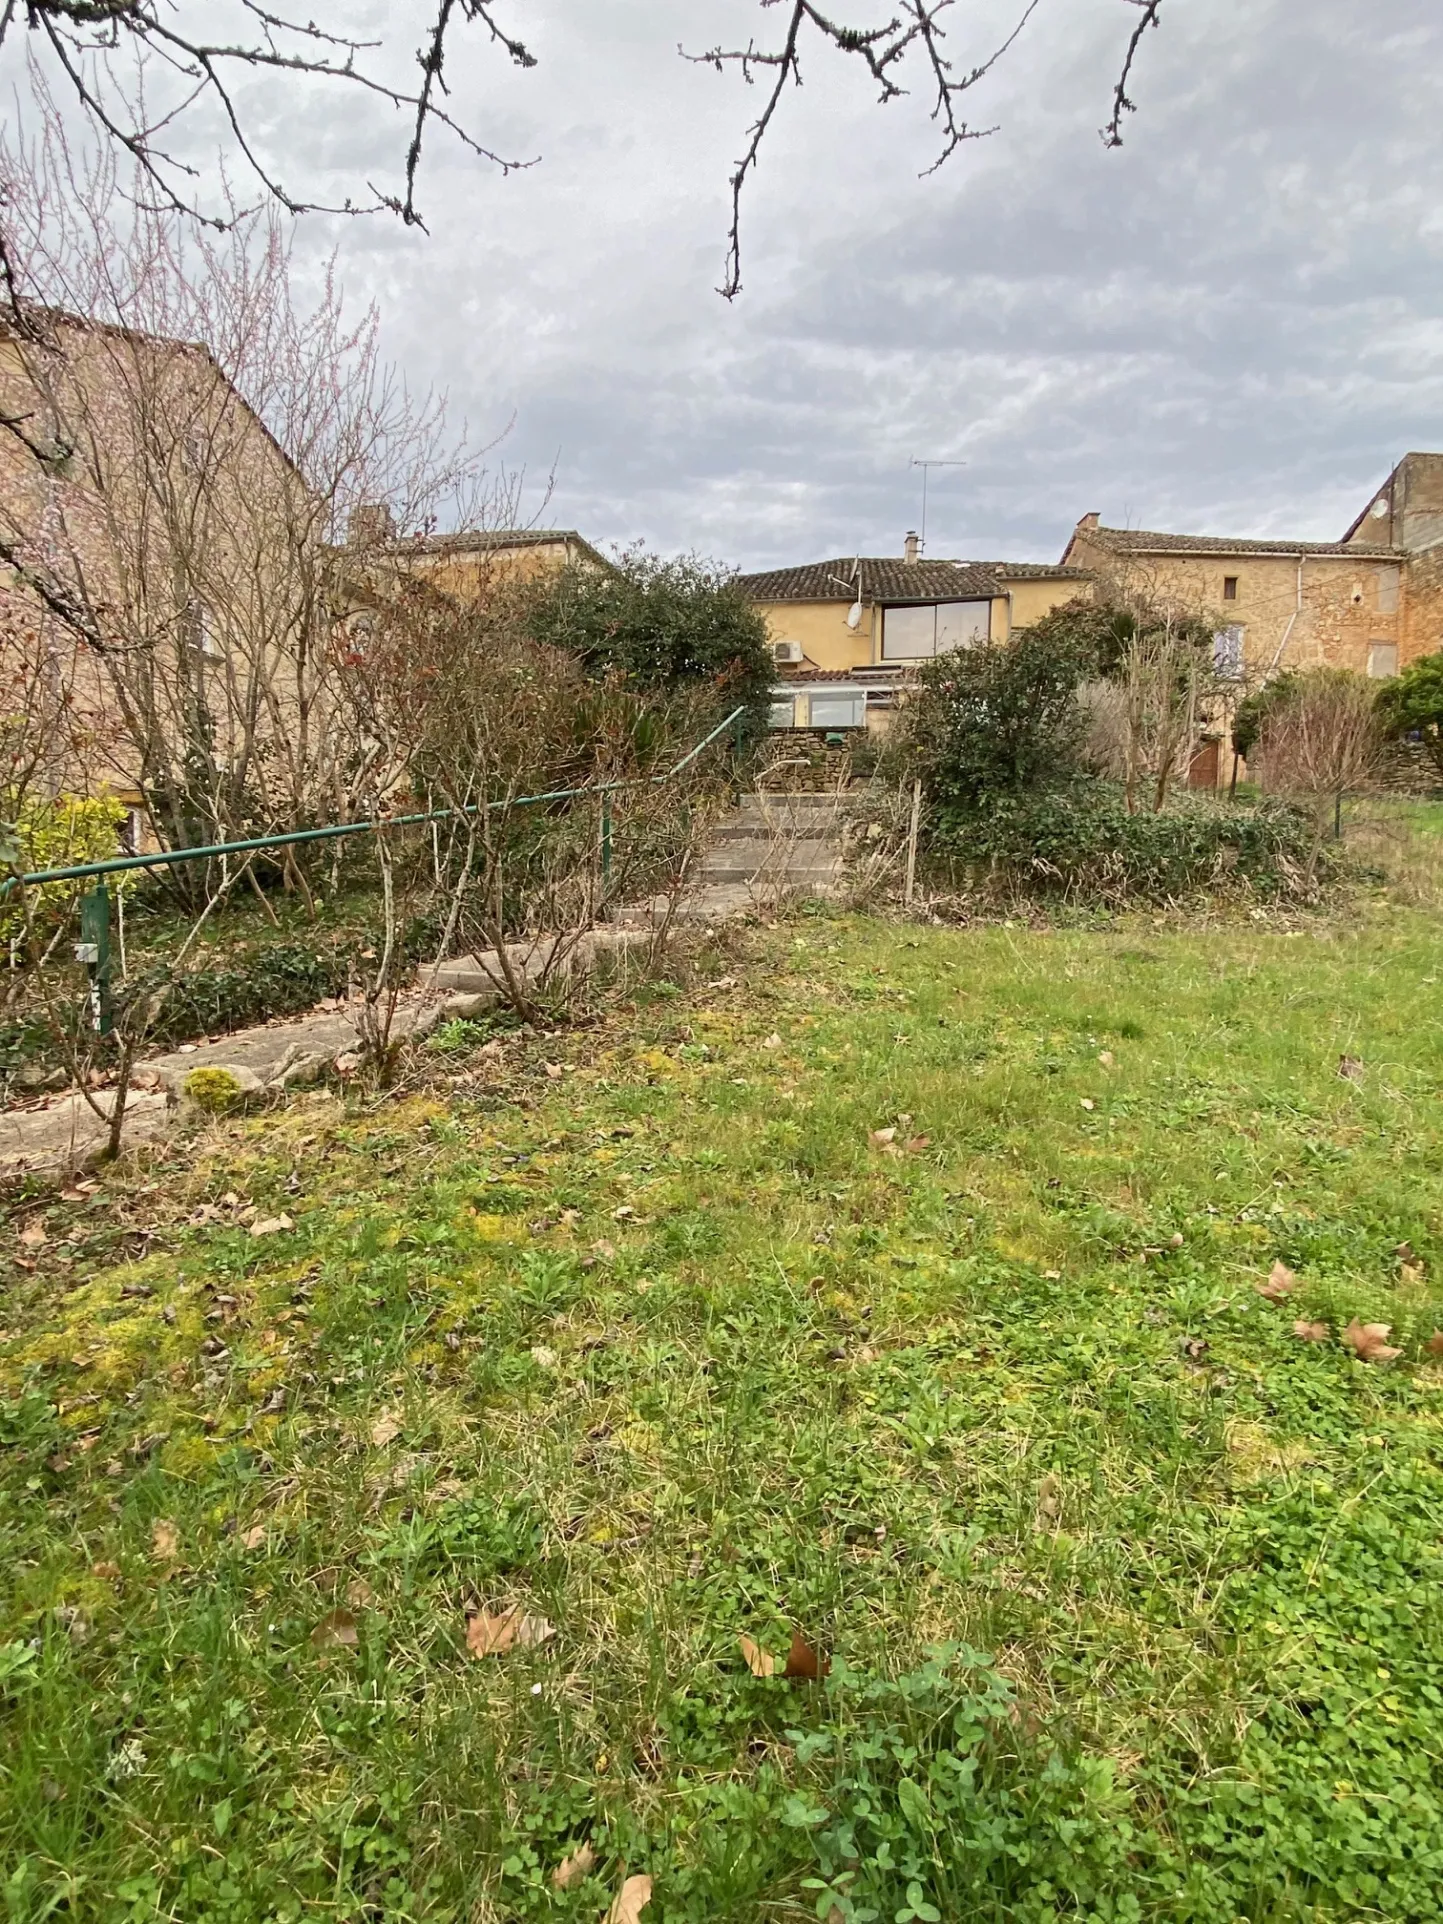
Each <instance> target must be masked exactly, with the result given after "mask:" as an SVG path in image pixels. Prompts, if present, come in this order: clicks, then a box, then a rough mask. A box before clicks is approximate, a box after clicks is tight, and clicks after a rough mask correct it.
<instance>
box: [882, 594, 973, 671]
mask: <svg viewBox="0 0 1443 1924" xmlns="http://www.w3.org/2000/svg"><path fill="white" fill-rule="evenodd" d="M991 621H992V603H991V602H990V601H939V602H932V603H930V604H929V605H928V606H925V607H914V608H884V609H883V611H882V659H883V661H928V660H930V659H931V657H932V656H933V655H945V654H946V653H947V652H948V651H949V650H950V649H952V648H975V647H976V646H977V644H978V643H979V642H985V641H986V640H987V637H988V633H989V631H990V628H991Z"/></svg>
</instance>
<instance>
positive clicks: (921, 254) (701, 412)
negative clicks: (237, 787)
mask: <svg viewBox="0 0 1443 1924" xmlns="http://www.w3.org/2000/svg"><path fill="white" fill-rule="evenodd" d="M867 8H868V0H851V4H850V5H848V4H846V0H836V6H835V7H834V11H841V12H842V13H843V14H844V15H846V17H851V16H852V15H853V13H860V14H865V13H866V12H867ZM386 11H387V10H386V9H384V8H382V7H380V5H379V4H378V7H377V13H378V19H381V21H382V24H383V25H384V24H385V22H384V17H383V16H384V15H385V14H386ZM418 11H424V9H417V8H416V7H408V6H406V5H404V4H402V0H395V4H393V5H392V6H391V7H390V8H389V20H390V25H391V27H392V29H393V30H394V32H395V34H396V39H395V41H394V42H393V44H394V46H395V48H396V49H397V52H398V54H399V53H401V52H403V51H404V50H405V49H406V47H407V46H408V45H414V43H415V41H416V39H417V38H418V37H419V36H418V34H417V31H416V19H415V16H416V14H417V12H418ZM501 12H502V17H504V18H505V19H507V21H508V23H510V22H514V23H515V25H516V27H517V28H518V30H519V31H520V32H522V33H523V35H524V36H525V38H526V39H527V41H528V42H529V43H530V44H531V46H532V48H533V50H534V51H535V52H536V53H537V55H538V56H539V60H540V64H539V66H538V67H537V68H536V69H535V70H534V71H532V72H529V73H515V72H512V71H510V70H508V69H507V67H506V66H505V65H504V64H503V63H502V62H501V61H500V60H499V59H498V57H497V55H496V54H495V52H494V51H492V50H490V49H488V48H487V47H486V46H485V45H484V43H483V42H482V41H481V40H480V38H479V37H473V38H472V39H471V40H470V41H469V43H468V41H467V40H466V39H465V38H458V39H457V41H456V43H455V49H454V52H453V56H452V64H451V67H450V69H449V70H448V71H449V73H450V77H451V80H452V83H453V87H454V100H453V104H454V106H455V108H456V110H457V111H458V112H459V113H460V114H461V116H462V117H463V118H465V119H467V120H468V121H469V122H470V123H471V124H473V125H474V126H476V127H477V128H478V130H479V131H481V132H482V133H483V134H484V136H485V137H486V138H487V139H488V140H489V141H490V142H491V143H492V144H494V145H496V146H497V147H499V148H501V149H503V150H505V151H507V152H510V153H513V154H515V155H517V156H529V155H531V154H539V155H540V156H541V159H540V163H539V164H538V165H537V166H536V167H535V168H533V169H531V170H529V171H526V172H522V173H519V174H514V175H512V176H511V177H510V178H507V179H502V178H500V177H499V176H498V175H497V174H496V173H495V171H494V170H488V169H487V168H486V167H484V166H483V165H482V164H480V163H479V162H476V161H474V160H472V159H470V158H467V157H465V156H463V155H461V154H460V153H459V152H457V150H456V149H455V148H454V146H453V147H450V148H448V147H447V146H446V145H445V144H444V143H443V142H441V141H439V140H438V141H436V143H435V144H434V146H433V149H432V152H431V156H430V159H429V161H428V163H427V165H426V169H425V172H424V176H423V182H422V202H423V206H424V209H425V212H426V214H427V217H428V219H429V222H430V228H431V232H430V234H429V236H425V235H421V234H417V233H406V232H404V231H402V230H401V229H400V228H399V227H398V226H397V224H396V223H394V222H390V221H385V220H380V219H377V220H372V221H368V222H364V223H349V224H339V223H336V224H328V223H326V222H325V221H321V220H315V219H313V220H312V221H311V223H310V224H309V225H308V226H305V227H303V236H302V240H301V248H302V253H303V257H304V259H305V260H306V261H308V262H311V263H315V262H318V261H319V260H320V259H321V257H322V256H323V255H324V252H325V250H326V249H327V248H328V247H329V246H330V245H332V244H338V245H339V249H340V265H341V273H342V276H343V279H344V281H345V284H346V287H347V289H348V292H350V293H352V294H353V295H354V296H355V297H357V299H364V298H370V297H372V296H374V297H375V298H376V299H377V300H378V301H379V302H380V304H381V307H382V310H383V312H384V315H385V320H386V331H387V340H388V343H389V347H390V350H391V352H392V353H393V354H394V355H395V356H396V358H397V359H398V360H399V361H400V362H401V363H402V364H403V365H404V367H405V369H406V370H407V372H408V374H409V375H410V377H411V378H412V379H414V380H416V381H419V382H422V383H425V382H432V381H434V382H436V383H439V384H442V385H444V386H445V387H447V388H448V389H449V392H450V395H451V398H452V401H453V404H454V405H455V407H456V408H457V409H458V410H460V411H462V412H464V413H465V414H466V415H467V416H468V418H469V420H470V421H471V423H472V425H473V427H474V428H475V429H476V430H477V431H478V432H480V433H491V432H496V431H497V430H499V429H501V428H503V427H505V425H506V424H507V423H508V422H509V421H511V420H512V419H513V417H514V426H513V427H512V428H511V429H510V432H509V435H508V436H507V439H506V441H505V442H504V444H503V450H502V452H503V456H504V458H505V459H506V460H507V461H508V462H509V463H511V464H513V465H520V464H523V463H524V464H525V466H526V467H527V469H528V472H529V473H530V474H531V475H532V476H534V477H540V476H542V475H543V474H544V473H545V472H546V471H547V470H548V469H549V468H550V467H551V465H552V462H553V461H554V462H555V464H556V489H555V495H554V498H553V500H552V502H551V504H550V506H549V507H548V508H547V510H546V517H545V518H546V519H547V520H548V521H550V522H551V523H553V524H555V525H558V526H568V527H576V528H578V529H580V530H581V531H582V533H583V534H585V535H586V536H588V537H589V538H590V539H591V540H593V541H596V542H598V543H610V542H620V541H628V540H632V539H637V538H640V539H644V540H645V541H646V542H647V543H649V544H651V545H653V546H655V547H659V548H662V549H667V550H673V549H683V548H686V549H696V550H699V551H700V552H702V553H704V554H708V555H712V556H715V557H717V558H718V559H721V560H724V561H727V562H731V563H735V564H738V565H741V566H743V567H749V568H751V567H762V566H767V565H776V564H784V563H788V562H800V561H806V560H809V559H816V558H819V557H822V556H825V555H839V554H850V553H852V552H854V551H856V550H859V549H860V550H861V551H862V552H864V553H865V552H870V553H883V554H889V553H897V552H899V551H900V546H901V540H902V535H903V533H904V531H905V530H906V529H907V528H909V527H913V526H916V525H917V523H918V519H919V515H920V495H921V488H920V475H919V474H918V473H917V471H915V470H913V469H911V468H909V465H908V464H909V461H910V460H911V458H912V457H914V456H931V457H938V458H950V459H957V460H965V461H966V463H967V465H966V467H965V468H960V469H943V470H940V471H938V472H937V473H936V474H935V475H934V478H933V483H932V488H931V499H930V509H929V526H928V549H929V552H931V553H932V554H933V555H937V556H940V555H966V556H975V557H990V556H997V557H1003V556H1005V557H1011V558H1018V559H1040V560H1054V559H1056V558H1057V557H1058V555H1059V554H1060V553H1061V550H1062V547H1063V544H1064V542H1065V541H1066V538H1067V535H1068V533H1069V531H1070V529H1071V527H1072V525H1073V523H1074V522H1075V521H1076V519H1077V518H1078V516H1079V515H1081V514H1083V513H1084V512H1086V511H1088V510H1090V509H1097V510H1100V511H1101V513H1102V515H1103V519H1104V520H1105V521H1109V522H1115V523H1127V524H1131V525H1134V526H1143V527H1161V528H1170V529H1178V530H1186V531H1191V532H1206V533H1232V534H1240V535H1260V534H1274V533H1277V534H1290V535H1295V536H1299V537H1313V538H1325V539H1327V538H1336V536H1338V535H1339V534H1341V532H1342V530H1343V528H1344V527H1345V526H1346V524H1347V523H1348V522H1349V521H1350V520H1351V518H1352V517H1353V515H1354V514H1355V513H1356V512H1357V510H1358V509H1359V508H1360V507H1362V506H1363V505H1364V503H1365V502H1366V500H1367V498H1368V495H1369V493H1370V491H1371V490H1372V488H1373V487H1374V486H1375V485H1376V484H1377V482H1378V481H1379V480H1380V479H1381V478H1382V477H1383V476H1384V475H1385V474H1386V472H1387V470H1388V468H1389V467H1390V465H1391V464H1392V462H1393V461H1394V460H1395V459H1396V458H1397V457H1398V456H1399V455H1400V454H1401V453H1403V452H1404V451H1405V450H1407V449H1409V448H1443V285H1440V269H1443V7H1440V6H1439V5H1438V3H1437V0H1366V4H1365V3H1364V0H1306V4H1302V0H1171V4H1168V5H1164V8H1163V25H1162V27H1161V29H1160V30H1159V31H1157V32H1155V33H1151V34H1149V35H1148V36H1147V39H1146V42H1145V44H1144V47H1143V49H1142V52H1141V55H1140V59H1139V63H1138V67H1137V71H1136V74H1135V79H1134V84H1133V89H1132V91H1133V95H1134V97H1135V99H1136V100H1137V103H1138V108H1139V111H1138V113H1137V114H1136V115H1135V116H1133V117H1132V119H1131V122H1130V124H1129V126H1128V130H1127V132H1128V138H1127V144H1126V145H1125V146H1124V147H1123V148H1122V149H1121V151H1119V152H1112V153H1108V152H1106V151H1104V149H1103V147H1102V144H1101V142H1100V140H1099V138H1098V133H1097V129H1098V127H1099V126H1100V125H1101V124H1102V122H1103V121H1104V120H1105V119H1106V117H1107V113H1108V109H1109V96H1110V91H1111V86H1112V83H1113V80H1114V79H1115V76H1116V71H1117V66H1118V62H1119V59H1120V55H1121V51H1122V47H1123V44H1124V42H1125V38H1126V35H1127V33H1128V31H1129V30H1130V27H1131V25H1132V23H1133V19H1134V18H1135V15H1134V12H1133V9H1132V8H1131V6H1129V5H1127V4H1125V0H1040V4H1039V6H1038V8H1037V11H1036V13H1035V14H1034V16H1033V19H1032V21H1031V24H1030V25H1029V26H1028V28H1027V30H1026V31H1025V33H1024V34H1023V35H1022V37H1021V39H1020V40H1019V41H1018V43H1017V45H1016V46H1015V47H1014V48H1013V50H1012V51H1011V52H1010V53H1009V54H1008V56H1007V57H1006V59H1005V61H1004V62H1003V63H1002V64H1001V65H1000V66H999V67H998V69H997V70H996V72H995V75H994V76H993V77H992V78H990V79H989V80H988V81H987V82H986V83H985V84H984V85H983V86H982V87H979V89H978V90H977V92H976V93H975V94H974V95H973V96H972V99H973V103H974V109H973V110H974V118H975V119H977V120H979V121H981V122H982V123H984V124H987V123H991V122H994V121H995V122H996V123H997V124H998V127H999V131H998V132H996V133H995V134H993V135H992V136H991V137H990V138H989V139H987V140H985V141H979V142H977V143H976V144H974V145H972V146H970V147H967V148H964V149H963V150H962V151H960V152H958V153H957V154H955V155H954V156H953V157H952V159H951V160H950V161H949V162H948V163H947V165H946V166H945V168H943V169H942V171H941V172H940V173H938V174H936V175H934V176H932V177H930V178H927V179H919V178H918V174H919V171H920V170H921V169H922V168H923V167H924V166H926V165H927V163H928V162H929V160H930V159H931V157H932V154H933V152H934V147H933V130H932V129H931V127H930V125H929V123H928V120H927V116H926V102H925V99H924V98H923V97H922V96H921V94H920V93H919V95H918V96H917V97H916V98H914V99H911V100H907V101H901V102H895V103H893V104H891V105H890V106H888V107H887V108H885V109H880V108H878V107H876V106H875V105H874V104H873V99H872V90H871V89H870V88H869V86H868V84H867V83H866V80H865V76H864V75H863V74H862V73H861V72H860V71H852V70H851V69H850V68H849V67H848V65H847V63H845V62H843V61H842V60H840V58H839V57H838V56H837V55H836V54H835V53H828V52H827V51H826V50H825V49H822V48H817V49H816V50H815V51H814V52H813V53H812V55H811V57H810V59H809V61H808V63H807V68H806V76H807V85H806V86H805V88H804V89H803V90H802V91H801V93H800V94H797V95H794V96H793V97H791V98H789V99H788V100H787V101H786V102H785V103H784V110H783V114H782V117H781V118H780V120H779V122H778V124H777V126H776V129H775V131H774V133H773V136H772V138H771V140H770V142H769V144H768V147H767V149H766V150H765V153H764V157H763V164H762V168H761V171H760V174H759V176H758V177H757V179H756V181H755V183H754V185H753V187H752V189H751V190H750V196H749V200H748V202H747V206H746V215H745V220H746V226H745V233H744V244H745V259H744V283H745V285H744V291H743V293H742V294H741V296H740V298H739V299H738V300H736V301H735V302H733V303H731V304H730V305H729V304H728V303H727V302H725V301H723V300H722V299H720V298H719V296H718V295H717V294H716V293H715V292H714V289H715V286H716V284H717V282H718V281H719V279H720V278H721V271H722V264H723V253H724V247H725V238H726V222H727V204H726V199H727V196H726V180H727V173H728V168H729V165H730V163H731V161H732V159H733V158H734V156H735V155H736V154H738V153H739V152H740V151H741V146H742V143H743V140H744V136H745V130H746V127H747V124H748V122H749V120H750V118H751V117H752V115H753V114H754V113H755V111H756V107H757V104H758V101H759V99H760V90H759V89H756V88H746V87H744V86H743V85H742V84H741V81H740V78H739V76H737V75H736V74H735V73H732V72H729V73H727V74H724V75H718V74H716V73H715V72H713V71H711V70H710V69H707V68H705V67H695V66H688V65H685V64H683V62H682V61H681V60H680V59H679V58H678V57H677V53H676V43H677V41H678V38H681V39H684V40H685V41H686V43H687V45H688V46H689V47H691V48H695V49H698V50H700V49H702V48H704V47H705V46H707V45H709V44H711V43H712V42H714V41H716V40H718V39H721V40H726V41H732V42H735V41H737V40H739V39H741V40H744V39H745V37H746V35H747V33H748V32H749V31H757V32H759V33H766V32H767V31H769V30H770V29H771V28H772V26H773V24H774V22H775V20H776V14H775V13H774V12H763V11H761V10H760V9H759V8H758V7H757V5H756V4H755V0H585V4H581V3H580V0H501ZM1004 18H1005V9H1004V8H1003V7H1002V6H1001V5H1000V4H998V0H958V4H957V6H956V8H955V10H954V13H953V16H952V23H953V24H952V35H953V44H954V47H955V51H956V54H957V57H958V60H959V63H965V62H966V61H968V60H969V59H971V58H975V57H976V56H977V55H978V54H981V53H985V52H987V51H989V50H990V37H991V35H992V34H993V33H994V32H995V29H996V26H997V24H998V23H999V22H1001V21H1002V20H1003V19H1004ZM916 78H917V81H918V84H919V87H920V85H921V82H922V76H921V75H920V74H918V75H917V77H916ZM263 98H265V96H261V95H258V96H257V99H258V100H261V99H263ZM270 134H271V138H272V140H273V142H274V143H275V144H276V145H277V147H278V148H279V149H280V150H281V151H283V152H284V154H285V158H286V161H287V164H288V166H289V167H290V170H291V172H292V174H293V175H297V176H305V175H306V174H309V175H310V176H311V177H312V178H311V180H310V182H309V183H308V184H314V183H315V181H317V180H320V181H324V180H325V179H327V178H328V177H329V178H332V179H334V180H336V181H344V182H345V183H346V184H347V185H352V186H353V185H354V184H355V178H356V176H357V175H358V174H359V175H361V176H362V177H364V176H366V175H370V176H371V177H373V178H380V177H382V176H383V174H384V172H385V170H386V169H387V168H390V169H391V170H392V173H394V162H395V161H396V159H397V157H398V154H399V152H400V149H401V143H402V134H401V132H400V131H399V130H398V128H397V126H396V124H395V123H394V122H390V121H387V120H385V119H378V118H376V117H374V116H369V115H368V114H367V113H366V112H364V111H363V110H361V109H360V108H359V107H358V105H357V103H356V102H355V101H354V100H353V99H349V98H344V97H341V96H340V95H337V94H335V93H333V94H331V95H329V96H319V97H317V98H315V99H314V100H313V101H311V102H309V103H308V104H307V107H306V110H305V111H297V110H296V104H295V101H294V99H291V100H289V101H287V102H285V103H284V104H279V105H277V107H276V110H275V117H274V119H273V121H272V125H271V128H270ZM534 504H535V495H534V494H533V505H534Z"/></svg>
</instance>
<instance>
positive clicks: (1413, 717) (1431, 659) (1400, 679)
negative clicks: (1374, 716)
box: [1378, 653, 1443, 775]
mask: <svg viewBox="0 0 1443 1924" xmlns="http://www.w3.org/2000/svg"><path fill="white" fill-rule="evenodd" d="M1378 720H1379V723H1380V725H1381V726H1382V727H1383V729H1384V730H1385V731H1386V732H1387V733H1388V734H1390V735H1392V736H1394V737H1398V736H1410V735H1416V736H1417V738H1418V740H1419V741H1420V742H1421V743H1422V746H1423V748H1424V750H1425V751H1426V753H1427V754H1428V756H1429V758H1430V759H1431V761H1432V763H1433V765H1434V767H1435V769H1436V770H1437V771H1438V773H1439V775H1443V653H1440V654H1436V655H1424V656H1422V657H1421V659H1420V660H1418V661H1413V662H1409V664H1408V666H1407V667H1406V668H1405V669H1404V670H1403V672H1402V674H1401V675H1398V676H1396V677H1395V678H1394V679H1393V680H1392V681H1388V682H1384V684H1383V686H1382V687H1381V688H1380V689H1379V690H1378Z"/></svg>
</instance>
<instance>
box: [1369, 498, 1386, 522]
mask: <svg viewBox="0 0 1443 1924" xmlns="http://www.w3.org/2000/svg"><path fill="white" fill-rule="evenodd" d="M1387 512H1388V497H1387V495H1382V496H1380V497H1379V499H1378V500H1376V501H1375V502H1374V503H1373V514H1374V516H1375V518H1376V519H1377V520H1379V521H1381V520H1382V519H1383V516H1384V515H1385V514H1386V513H1387Z"/></svg>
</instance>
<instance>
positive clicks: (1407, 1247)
mask: <svg viewBox="0 0 1443 1924" xmlns="http://www.w3.org/2000/svg"><path fill="white" fill-rule="evenodd" d="M1393 1254H1394V1255H1395V1256H1396V1257H1397V1258H1398V1261H1399V1262H1400V1263H1416V1262H1417V1260H1418V1258H1417V1257H1416V1256H1415V1255H1414V1254H1413V1245H1412V1243H1410V1242H1407V1241H1404V1242H1401V1243H1397V1244H1395V1245H1394V1248H1393Z"/></svg>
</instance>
